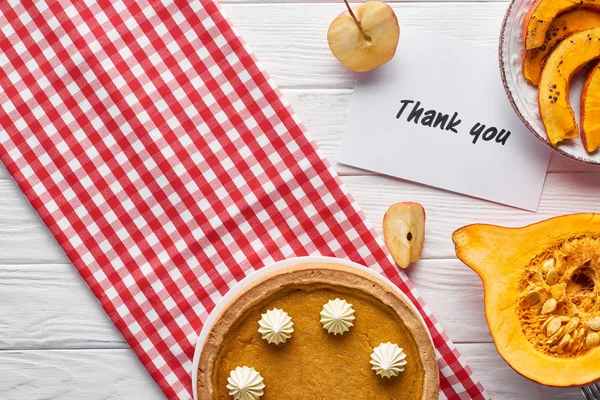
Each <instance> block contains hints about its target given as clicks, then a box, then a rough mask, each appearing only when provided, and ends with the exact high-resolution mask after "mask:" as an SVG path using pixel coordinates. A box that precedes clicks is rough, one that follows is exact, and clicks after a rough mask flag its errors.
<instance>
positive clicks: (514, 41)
mask: <svg viewBox="0 0 600 400" xmlns="http://www.w3.org/2000/svg"><path fill="white" fill-rule="evenodd" d="M532 4H533V0H512V2H511V3H510V5H509V6H508V10H507V11H506V15H505V17H504V22H503V24H502V31H501V33H500V46H499V57H500V72H501V74H502V82H503V83H504V89H506V94H507V95H508V99H509V100H510V102H511V104H512V106H513V108H514V109H515V111H516V112H517V114H518V115H519V117H520V118H521V120H522V121H523V123H524V124H525V126H527V128H528V129H529V130H530V131H531V133H533V135H534V136H535V137H537V138H538V139H539V140H541V141H542V142H544V143H545V144H546V145H547V146H548V147H550V148H552V149H553V150H555V151H557V152H558V153H560V154H562V155H565V156H567V157H570V158H573V159H575V160H577V161H581V162H585V163H588V164H600V151H597V152H595V153H593V154H589V153H588V152H587V151H585V148H584V147H583V143H582V142H581V139H570V140H567V141H565V142H563V144H561V145H560V146H559V147H558V149H554V148H553V147H552V146H551V145H550V142H549V141H548V138H547V137H546V131H545V129H544V124H543V123H542V119H541V117H540V112H539V108H538V100H537V95H538V91H537V88H534V87H533V86H531V85H529V84H528V83H527V81H526V80H525V78H524V77H523V74H522V73H521V62H522V60H523V53H524V52H525V44H524V43H523V38H522V26H523V19H524V18H525V15H526V14H527V12H528V11H529V8H530V7H531V5H532ZM583 75H584V74H579V76H577V77H576V78H575V80H574V81H573V84H572V85H571V91H570V94H569V97H570V99H571V106H572V107H573V111H574V112H575V115H576V116H577V118H578V119H579V117H578V116H579V96H580V95H581V89H582V87H583V82H584V76H583Z"/></svg>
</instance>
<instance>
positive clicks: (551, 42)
mask: <svg viewBox="0 0 600 400" xmlns="http://www.w3.org/2000/svg"><path fill="white" fill-rule="evenodd" d="M594 27H600V12H598V11H594V10H589V9H585V8H582V9H575V10H573V11H570V12H568V13H566V14H564V15H560V16H558V17H557V18H556V19H555V20H554V21H553V22H552V25H550V27H549V29H548V32H547V33H546V35H545V38H544V44H543V45H542V46H541V47H538V48H535V49H531V50H526V51H525V54H524V56H523V76H524V77H525V79H526V80H527V82H529V84H531V85H533V86H536V87H537V85H538V82H539V80H540V75H541V74H542V67H543V66H544V62H545V61H546V57H547V56H548V54H549V53H550V52H551V51H552V50H553V49H554V47H555V46H556V45H557V44H558V43H560V42H561V41H562V40H563V39H564V38H566V37H568V36H570V35H572V34H574V33H578V32H581V31H585V30H587V29H591V28H594Z"/></svg>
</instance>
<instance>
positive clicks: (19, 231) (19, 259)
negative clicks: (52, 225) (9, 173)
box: [0, 180, 69, 264]
mask: <svg viewBox="0 0 600 400" xmlns="http://www.w3.org/2000/svg"><path fill="white" fill-rule="evenodd" d="M36 262H37V263H68V262H69V260H68V258H67V256H66V255H65V254H64V252H63V251H62V249H61V248H60V246H59V245H58V244H57V243H56V240H54V237H53V236H52V234H51V233H50V231H49V230H48V229H47V228H46V226H45V225H44V223H43V222H42V220H41V219H40V218H39V217H38V215H37V214H36V213H35V211H33V208H32V207H31V205H30V204H29V202H28V201H27V199H25V196H23V193H21V191H20V189H19V188H18V186H17V185H16V184H15V183H14V182H13V181H10V180H3V181H0V264H2V263H17V264H21V263H36Z"/></svg>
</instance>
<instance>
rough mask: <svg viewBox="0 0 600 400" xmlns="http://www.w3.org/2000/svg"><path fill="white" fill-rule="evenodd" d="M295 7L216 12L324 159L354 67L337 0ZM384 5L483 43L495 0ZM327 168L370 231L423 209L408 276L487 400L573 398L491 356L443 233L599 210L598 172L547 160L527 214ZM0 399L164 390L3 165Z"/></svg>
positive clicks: (472, 293)
mask: <svg viewBox="0 0 600 400" xmlns="http://www.w3.org/2000/svg"><path fill="white" fill-rule="evenodd" d="M307 1H311V2H306V3H298V2H293V1H287V0H228V1H227V2H223V3H224V4H223V8H224V10H225V12H226V13H227V14H228V15H229V17H230V18H231V20H232V21H233V23H234V24H235V25H236V27H237V29H238V31H239V32H240V33H241V34H242V35H243V36H244V38H245V39H246V41H247V42H248V43H249V44H250V46H251V47H252V48H253V49H254V51H255V53H256V54H257V56H258V58H259V59H260V60H261V61H262V62H263V64H264V66H265V67H266V69H267V71H269V72H270V74H271V75H272V76H273V78H274V79H275V81H276V82H277V83H278V84H279V85H280V86H281V88H282V89H283V92H284V94H285V95H286V96H287V97H288V99H289V100H290V102H291V103H292V105H293V107H294V108H295V110H296V112H297V113H298V114H299V116H300V117H301V119H302V120H303V121H304V123H305V124H306V126H307V128H308V130H309V131H310V132H311V133H312V135H313V136H314V137H315V139H316V141H317V142H318V144H319V145H320V146H321V148H322V149H323V151H324V153H325V154H326V155H327V156H328V157H329V158H330V159H331V160H332V161H335V160H336V154H337V149H338V146H339V143H340V139H341V135H342V131H343V127H344V122H345V118H346V113H347V109H348V105H349V102H350V97H351V95H352V88H353V85H354V79H355V74H353V73H350V72H349V71H347V70H346V69H345V68H344V67H342V66H341V65H340V64H339V63H338V62H337V61H336V60H335V59H334V57H333V56H332V55H331V53H330V52H329V50H328V48H327V41H326V32H327V27H328V25H329V23H330V22H331V21H332V19H333V18H334V17H335V16H336V15H337V14H338V13H340V12H342V11H343V10H344V5H343V3H342V2H341V0H340V1H339V2H336V3H331V2H327V3H326V2H324V1H327V0H323V1H321V0H307ZM329 1H331V0H329ZM393 7H394V9H395V10H396V13H397V15H398V18H399V20H400V24H401V25H406V26H408V25H411V26H415V27H418V28H421V29H426V30H430V31H434V32H438V33H441V34H445V35H448V36H454V37H457V38H460V39H464V40H466V41H469V42H472V43H476V44H480V45H482V46H485V47H488V48H490V49H494V50H495V49H496V47H497V42H498V33H499V30H500V24H501V21H502V17H503V15H504V10H505V9H506V7H507V3H506V2H504V1H502V2H478V1H477V2H476V1H463V2H449V1H445V0H435V2H434V1H432V2H426V1H415V2H397V3H393ZM399 56H400V57H401V56H402V54H399ZM498 79H500V76H499V73H498ZM337 170H338V172H339V173H340V174H341V175H342V179H343V180H344V182H345V183H346V185H347V186H348V188H349V190H350V192H351V193H352V194H353V195H354V196H355V198H356V199H357V201H358V203H359V204H360V205H361V207H362V208H363V209H364V211H365V212H366V214H367V216H368V218H369V219H370V220H371V221H372V222H373V223H374V224H375V225H380V221H381V218H382V215H383V213H384V211H385V209H386V207H387V206H388V205H389V204H391V203H393V202H397V201H403V200H410V201H417V202H420V203H422V204H423V205H424V206H425V208H426V210H427V242H426V246H425V251H424V259H423V260H422V261H421V262H419V263H418V264H416V265H414V266H413V267H412V268H411V270H410V271H409V274H410V276H411V278H412V279H413V280H414V282H415V284H416V286H417V287H418V289H419V290H420V292H421V293H422V295H423V297H424V298H425V300H426V301H427V302H428V303H429V305H430V306H431V308H432V309H433V311H434V313H435V314H436V316H437V318H438V319H439V320H440V321H441V323H442V324H443V326H444V327H445V328H446V329H447V331H448V333H449V335H450V337H451V338H452V339H453V340H454V342H455V343H456V344H457V346H458V348H459V349H460V351H461V352H462V354H463V355H464V357H465V359H466V360H467V362H468V363H469V364H470V366H471V368H472V369H473V370H474V372H475V374H476V377H477V378H478V379H479V380H481V382H482V383H483V385H484V386H485V387H486V388H487V390H488V391H489V393H490V394H491V395H492V397H493V398H496V399H542V398H543V399H546V400H550V399H578V400H579V399H581V398H582V397H581V395H580V394H579V392H578V390H575V389H571V390H561V389H550V388H544V387H541V386H539V385H536V384H534V383H532V382H530V381H528V380H527V379H525V378H522V377H521V376H519V375H518V374H516V373H515V372H514V371H513V370H512V369H511V368H510V367H509V366H508V365H507V364H506V363H505V362H504V361H503V360H502V359H501V358H500V356H499V355H498V353H497V352H496V350H495V348H494V345H493V343H492V340H491V337H490V334H489V331H488V328H487V325H486V322H485V318H484V314H483V291H482V288H481V283H480V281H479V279H478V278H477V276H476V275H475V274H474V273H473V272H472V271H471V270H470V269H469V268H467V267H466V266H464V265H463V264H462V263H461V262H459V261H458V260H457V259H456V258H455V255H454V250H453V245H452V241H451V240H450V234H451V232H452V231H453V230H454V229H456V228H458V227H460V226H462V225H465V224H469V223H474V222H486V223H494V224H504V225H511V226H519V225H524V224H528V223H532V222H534V221H539V220H542V219H545V218H549V217H552V216H556V215H560V214H566V213H576V212H586V211H595V212H600V199H599V197H598V194H600V168H592V167H586V166H584V165H581V164H578V163H575V162H572V161H569V160H567V159H564V158H561V157H559V156H556V155H555V156H553V158H552V162H551V164H550V171H549V174H548V176H547V179H546V184H545V187H544V191H543V194H542V199H541V202H540V207H539V210H538V212H537V213H531V212H526V211H521V210H517V209H514V208H509V207H505V206H501V205H498V204H494V203H490V202H486V201H481V200H477V199H473V198H469V197H466V196H461V195H457V194H453V193H449V192H445V191H442V190H438V189H433V188H429V187H424V186H421V185H418V184H413V183H409V182H405V181H402V180H398V179H392V178H388V177H383V176H378V175H375V174H370V173H367V172H365V171H361V170H356V169H352V168H348V167H344V166H342V165H339V164H338V165H337ZM0 398H1V399H22V400H25V399H41V398H48V399H58V398H64V399H148V400H149V399H159V398H163V396H162V394H161V392H160V390H159V389H158V387H157V386H156V385H155V384H154V382H153V381H152V379H151V378H150V377H149V375H148V374H147V373H146V372H145V370H144V368H143V367H142V365H141V364H140V363H139V362H138V361H137V359H136V357H135V356H134V354H133V352H132V351H131V350H130V349H129V348H128V346H127V344H126V343H125V342H124V340H123V338H122V337H121V336H120V334H119V332H118V331H117V330H116V329H115V328H114V327H113V325H112V323H111V322H110V321H109V319H108V317H107V316H106V315H105V314H104V312H103V311H102V310H101V308H100V306H99V305H98V304H97V302H96V301H95V299H94V296H93V295H92V293H91V292H90V291H89V290H88V288H87V287H86V285H85V283H84V282H83V281H82V280H81V279H80V277H79V275H78V274H77V272H76V271H75V270H74V269H73V267H72V266H71V265H70V264H69V262H68V260H67V258H66V257H65V255H64V254H63V252H62V251H61V249H60V248H59V246H58V245H57V244H56V243H55V241H54V239H53V238H52V236H51V235H50V233H49V232H48V230H47V229H46V228H45V227H44V225H43V224H42V222H41V221H40V219H39V218H38V217H37V215H36V214H35V213H34V212H33V211H32V209H31V207H30V206H29V204H28V203H27V201H26V200H25V198H24V197H23V195H22V194H21V192H20V191H19V189H18V188H17V187H16V185H15V184H14V183H13V181H12V180H11V179H10V178H9V176H8V174H7V173H6V171H5V170H4V169H3V168H2V167H0Z"/></svg>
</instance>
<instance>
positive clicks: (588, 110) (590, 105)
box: [581, 63, 600, 153]
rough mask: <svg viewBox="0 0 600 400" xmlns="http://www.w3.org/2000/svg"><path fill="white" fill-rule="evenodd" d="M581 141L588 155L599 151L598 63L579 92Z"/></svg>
mask: <svg viewBox="0 0 600 400" xmlns="http://www.w3.org/2000/svg"><path fill="white" fill-rule="evenodd" d="M581 140H582V141H583V145H584V146H585V149H586V151H587V152H589V153H592V152H594V151H596V150H598V149H600V63H598V64H596V65H595V66H594V68H593V69H592V70H591V71H590V74H589V76H588V78H587V80H586V81H585V85H584V86H583V91H582V92H581Z"/></svg>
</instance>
